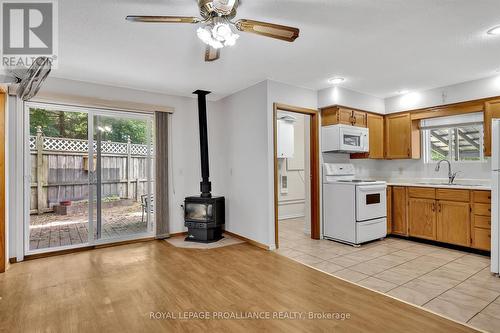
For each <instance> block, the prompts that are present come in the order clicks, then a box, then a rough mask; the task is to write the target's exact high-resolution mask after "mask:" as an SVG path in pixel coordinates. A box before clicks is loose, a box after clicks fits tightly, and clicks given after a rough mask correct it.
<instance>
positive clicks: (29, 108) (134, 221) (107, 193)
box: [24, 103, 154, 254]
mask: <svg viewBox="0 0 500 333" xmlns="http://www.w3.org/2000/svg"><path fill="white" fill-rule="evenodd" d="M152 121H153V116H152V115H149V114H147V115H143V114H134V113H129V112H116V111H107V110H96V109H85V108H79V107H69V106H63V105H54V104H35V103H28V104H27V105H26V117H25V123H26V126H25V132H26V141H25V142H26V144H25V149H26V151H25V163H24V164H25V179H26V182H25V204H24V206H25V216H26V217H25V244H26V246H25V249H26V251H25V252H26V254H31V253H38V252H48V251H54V250H62V249H68V248H73V247H81V246H87V245H93V244H99V243H106V242H112V241H121V240H128V239H134V238H140V237H147V236H151V235H152V233H153V230H154V228H153V224H154V209H153V208H154V199H153V198H154V195H153V192H152V189H153V185H152V178H153V177H152V175H153V169H152V165H153V164H152V151H153V149H152Z"/></svg>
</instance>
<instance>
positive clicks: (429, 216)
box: [408, 187, 470, 246]
mask: <svg viewBox="0 0 500 333" xmlns="http://www.w3.org/2000/svg"><path fill="white" fill-rule="evenodd" d="M408 196H409V199H408V207H409V212H408V221H409V222H408V223H409V235H410V236H412V237H418V238H424V239H429V240H436V241H439V242H443V243H450V244H455V245H461V246H470V202H469V190H453V189H452V190H450V189H440V188H438V189H435V188H432V187H412V188H410V189H409V191H408Z"/></svg>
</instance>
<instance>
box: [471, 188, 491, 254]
mask: <svg viewBox="0 0 500 333" xmlns="http://www.w3.org/2000/svg"><path fill="white" fill-rule="evenodd" d="M471 238H472V247H473V248H475V249H479V250H486V251H490V249H491V192H490V191H473V192H472V228H471Z"/></svg>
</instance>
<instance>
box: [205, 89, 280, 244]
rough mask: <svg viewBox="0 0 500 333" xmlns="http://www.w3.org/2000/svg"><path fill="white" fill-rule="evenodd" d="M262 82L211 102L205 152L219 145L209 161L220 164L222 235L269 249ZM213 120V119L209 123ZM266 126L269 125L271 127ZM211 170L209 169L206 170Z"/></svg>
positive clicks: (266, 134) (263, 90)
mask: <svg viewBox="0 0 500 333" xmlns="http://www.w3.org/2000/svg"><path fill="white" fill-rule="evenodd" d="M267 89H268V84H267V82H266V81H264V82H261V83H258V84H256V85H254V86H251V87H249V88H247V89H245V90H242V91H239V92H237V93H235V94H233V95H231V96H229V97H226V98H223V99H221V100H220V101H218V102H217V104H218V105H217V106H216V108H217V110H218V111H217V112H216V114H215V115H213V117H216V118H217V121H218V123H217V129H215V126H214V127H212V128H213V131H212V132H211V133H210V134H211V135H212V134H213V133H214V131H217V132H218V133H219V135H212V136H211V138H212V140H211V142H210V147H213V146H214V144H215V145H219V147H220V150H219V153H212V152H211V158H213V159H215V158H218V159H220V160H221V162H222V163H221V165H220V169H219V170H218V172H219V173H220V175H221V177H222V178H226V179H227V181H225V182H223V183H220V185H222V186H223V187H224V190H223V194H224V195H225V196H226V230H228V231H231V232H234V233H236V234H238V235H241V236H244V237H247V238H249V239H252V240H255V241H257V242H259V243H262V244H266V245H269V244H271V243H270V237H269V232H268V231H269V228H268V223H269V221H270V220H269V201H272V200H273V197H272V196H270V195H269V192H268V190H267V188H268V184H269V183H272V182H273V178H272V177H270V174H269V172H268V136H269V133H268V117H267V108H266V105H267ZM212 119H213V120H215V118H212ZM271 124H272V122H271ZM212 169H213V168H212Z"/></svg>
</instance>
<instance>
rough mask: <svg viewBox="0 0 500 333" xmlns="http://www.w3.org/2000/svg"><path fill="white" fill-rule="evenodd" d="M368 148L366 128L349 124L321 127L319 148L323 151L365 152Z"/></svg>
mask: <svg viewBox="0 0 500 333" xmlns="http://www.w3.org/2000/svg"><path fill="white" fill-rule="evenodd" d="M368 149H369V139H368V128H364V127H356V126H349V125H330V126H325V127H322V128H321V150H322V151H323V152H325V153H326V152H342V153H365V152H368Z"/></svg>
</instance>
